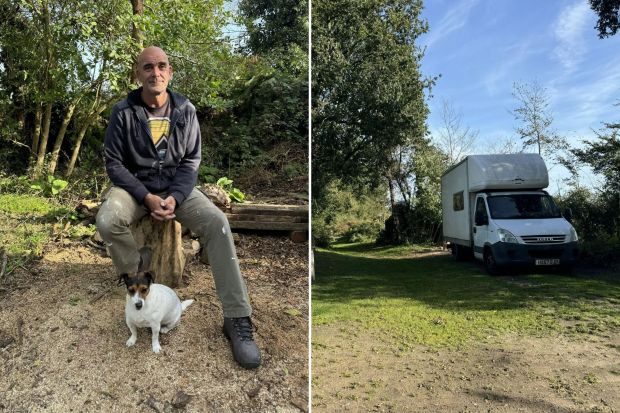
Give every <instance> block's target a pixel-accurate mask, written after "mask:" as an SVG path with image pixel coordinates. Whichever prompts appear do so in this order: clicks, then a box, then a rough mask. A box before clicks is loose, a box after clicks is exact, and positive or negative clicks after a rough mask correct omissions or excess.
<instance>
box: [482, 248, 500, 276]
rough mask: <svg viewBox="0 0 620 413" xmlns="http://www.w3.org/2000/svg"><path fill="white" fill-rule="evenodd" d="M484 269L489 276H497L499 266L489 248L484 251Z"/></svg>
mask: <svg viewBox="0 0 620 413" xmlns="http://www.w3.org/2000/svg"><path fill="white" fill-rule="evenodd" d="M484 268H485V269H486V270H487V272H488V273H489V275H499V266H498V265H497V262H496V261H495V257H494V256H493V251H491V249H490V248H486V249H485V250H484Z"/></svg>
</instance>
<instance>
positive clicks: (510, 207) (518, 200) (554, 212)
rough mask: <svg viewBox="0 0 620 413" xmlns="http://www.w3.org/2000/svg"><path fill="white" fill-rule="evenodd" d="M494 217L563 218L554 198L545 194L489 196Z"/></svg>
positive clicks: (488, 199) (490, 210)
mask: <svg viewBox="0 0 620 413" xmlns="http://www.w3.org/2000/svg"><path fill="white" fill-rule="evenodd" d="M487 202H488V204H489V212H490V213H491V216H492V217H493V218H494V219H532V218H534V219H536V218H561V217H562V214H561V213H560V210H559V208H558V207H557V206H556V205H555V202H553V198H551V197H550V196H549V195H545V194H513V195H494V196H489V197H488V198H487Z"/></svg>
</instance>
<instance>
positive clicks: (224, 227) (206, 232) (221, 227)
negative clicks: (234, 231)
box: [200, 208, 230, 239]
mask: <svg viewBox="0 0 620 413" xmlns="http://www.w3.org/2000/svg"><path fill="white" fill-rule="evenodd" d="M209 215H210V216H209V219H208V220H205V221H204V223H203V225H201V230H202V232H203V233H202V234H200V235H202V236H203V237H206V238H207V239H213V238H214V237H216V236H222V235H228V232H229V231H230V226H229V224H228V218H227V217H226V214H224V213H223V212H222V211H220V210H219V209H217V208H213V209H211V210H210V211H209Z"/></svg>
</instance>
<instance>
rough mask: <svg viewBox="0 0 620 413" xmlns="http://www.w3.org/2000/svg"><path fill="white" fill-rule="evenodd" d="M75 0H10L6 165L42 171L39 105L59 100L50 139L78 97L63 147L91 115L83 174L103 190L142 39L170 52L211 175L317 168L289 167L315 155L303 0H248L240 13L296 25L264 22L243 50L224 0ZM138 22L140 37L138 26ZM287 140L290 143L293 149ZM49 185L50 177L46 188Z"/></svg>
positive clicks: (1, 40) (3, 90) (2, 158)
mask: <svg viewBox="0 0 620 413" xmlns="http://www.w3.org/2000/svg"><path fill="white" fill-rule="evenodd" d="M65 3H66V2H62V1H60V0H51V1H47V2H15V1H13V0H0V10H3V11H4V12H5V13H4V14H3V19H5V18H6V19H5V20H3V24H2V25H0V45H2V46H1V47H0V67H2V69H3V70H0V168H1V170H3V171H7V172H9V173H11V174H12V173H15V172H16V171H17V173H18V174H23V173H26V172H27V171H28V170H30V171H32V168H30V169H29V168H28V164H29V159H28V158H29V157H35V158H36V155H37V154H36V153H31V152H30V151H29V147H30V148H31V147H32V144H33V141H32V138H33V133H34V130H35V122H34V118H35V116H34V114H35V110H36V109H37V108H45V106H46V105H47V104H48V103H51V104H53V110H52V119H51V128H50V135H49V142H48V143H47V147H50V148H51V146H52V145H53V144H54V143H55V141H54V138H55V136H56V134H57V132H58V130H59V127H60V123H61V121H62V118H63V116H64V115H65V112H66V109H67V107H68V106H69V104H70V103H72V102H75V101H76V100H77V99H79V105H78V106H77V108H76V112H75V114H74V117H73V120H72V123H71V124H69V128H68V130H67V139H65V140H64V143H63V145H62V147H61V151H62V152H64V154H61V155H60V157H59V159H60V160H64V159H69V158H70V156H68V155H70V153H69V151H72V150H73V148H74V147H75V145H76V143H77V138H78V136H81V135H79V132H80V129H81V128H82V126H84V125H90V126H89V128H88V129H87V132H86V135H85V138H84V140H83V143H82V145H81V147H80V151H79V156H78V157H77V167H78V169H77V170H76V175H77V176H78V177H79V178H77V179H76V180H75V181H79V182H82V181H83V179H84V178H85V179H86V180H88V181H89V186H90V189H88V191H90V192H91V193H93V194H95V193H98V192H99V191H98V188H97V185H98V183H99V182H98V180H99V178H98V177H97V176H95V175H94V174H92V172H93V171H95V170H103V168H102V163H101V145H102V138H103V132H104V131H105V127H106V124H105V122H103V119H105V118H107V117H108V116H109V111H110V107H111V105H112V104H113V103H115V102H116V101H118V100H120V99H121V98H123V97H124V96H125V94H126V93H127V91H128V90H129V89H130V88H135V87H136V85H131V84H130V79H131V76H130V72H131V67H132V64H133V61H134V59H135V56H136V55H137V53H138V52H139V49H140V47H141V44H143V45H144V46H148V45H157V46H160V47H162V48H163V49H164V50H165V51H166V52H167V53H168V55H169V57H170V61H171V64H172V65H173V67H174V73H175V75H174V81H173V82H172V83H171V88H172V89H173V90H176V91H178V92H180V93H183V94H185V95H186V96H188V97H189V98H190V100H191V101H192V103H193V104H194V105H195V106H196V108H197V112H198V116H199V121H200V123H201V125H202V127H203V137H204V144H203V148H204V149H203V161H204V164H206V165H209V168H207V169H205V168H203V169H202V170H201V174H200V176H201V179H202V180H205V181H211V182H213V181H214V180H215V178H216V177H218V176H222V175H227V176H233V177H235V178H236V179H238V180H237V182H240V181H239V178H240V177H241V176H243V175H244V174H245V176H246V177H247V179H246V180H247V181H248V182H250V181H251V178H252V177H256V176H266V177H267V178H266V179H265V180H264V181H262V182H261V184H271V182H272V180H273V181H274V182H283V185H289V186H290V184H291V183H292V182H301V180H302V179H304V178H305V179H306V180H307V169H304V168H301V167H287V165H288V164H289V163H291V164H294V165H300V164H306V163H307V153H308V148H307V136H308V130H307V129H308V128H307V125H308V123H307V118H308V112H307V95H308V84H307V68H308V59H307V43H306V42H305V40H304V39H305V37H306V36H307V30H306V28H307V24H306V22H307V4H306V3H305V2H299V3H298V4H296V5H295V6H294V7H288V5H291V4H292V3H291V2H290V1H289V2H288V3H287V2H284V3H282V5H286V6H287V7H280V6H279V5H273V4H268V2H267V3H264V4H249V3H248V7H249V8H247V9H244V10H243V11H242V12H244V11H245V12H247V13H248V14H247V16H243V18H242V19H241V20H242V21H243V22H245V23H247V24H248V27H249V26H251V25H254V24H255V23H256V24H259V23H260V21H261V19H267V20H269V19H275V20H270V21H272V23H270V24H272V25H273V27H276V26H277V25H281V24H282V22H283V21H289V20H290V26H289V27H287V28H286V29H285V31H286V35H283V36H280V35H279V34H278V33H275V32H274V33H272V35H270V36H268V37H261V36H262V35H261V36H258V37H256V35H257V33H258V32H256V31H254V32H253V35H252V36H253V40H252V50H250V49H245V50H243V51H241V50H235V41H236V40H235V39H230V38H228V37H227V36H226V31H227V28H228V27H229V26H228V25H229V23H230V22H231V18H232V17H233V16H231V14H230V13H229V12H227V11H226V9H225V7H224V1H223V0H207V1H204V0H188V1H184V2H169V1H164V0H153V1H149V2H146V3H145V7H144V13H143V14H142V15H133V14H132V7H131V2H128V1H126V0H111V1H108V2H95V3H92V2H88V1H85V0H77V1H73V2H69V3H66V4H65ZM274 12H276V14H277V16H275V15H274V14H273V13H274ZM291 16H292V17H291ZM289 17H291V19H289ZM287 24H288V23H287ZM132 26H135V28H136V29H137V31H138V32H140V33H141V35H142V38H143V39H142V41H136V40H135V39H133V38H132ZM282 29H283V30H284V28H282ZM282 33H284V31H283V32H282ZM274 36H276V37H277V38H278V39H279V40H277V41H276V40H274V39H275V38H274ZM247 53H253V55H247ZM100 116H101V117H100ZM72 146H73V148H72ZM283 147H288V148H289V151H288V152H287V157H286V159H285V160H284V161H283V159H282V156H281V154H282V152H279V148H283ZM44 152H45V151H44ZM64 155H67V156H64ZM30 161H32V160H30ZM289 161H290V162H289ZM63 162H64V161H63ZM60 166H61V167H62V165H60ZM80 169H81V170H80ZM46 185H47V183H45V182H44V183H42V184H40V186H41V188H42V190H45V189H46V187H45V186H46ZM72 185H73V182H72ZM80 186H81V187H83V186H84V185H82V184H80ZM57 189H58V188H56V190H57ZM84 191H86V189H84ZM49 192H50V193H51V192H53V190H52V189H50V190H49Z"/></svg>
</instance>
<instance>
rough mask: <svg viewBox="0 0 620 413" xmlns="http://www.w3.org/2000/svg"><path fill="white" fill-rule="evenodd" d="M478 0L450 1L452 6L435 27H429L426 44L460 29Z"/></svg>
mask: <svg viewBox="0 0 620 413" xmlns="http://www.w3.org/2000/svg"><path fill="white" fill-rule="evenodd" d="M478 1H479V0H463V1H461V2H459V3H458V4H456V5H454V3H450V6H453V8H452V9H450V11H448V13H446V14H445V16H443V18H442V19H441V21H440V22H439V23H438V24H437V27H431V28H430V30H429V34H428V36H427V37H426V45H427V46H431V45H432V44H434V43H436V42H438V41H439V40H441V39H442V38H444V37H446V36H448V35H449V34H450V33H452V32H454V31H456V30H458V29H460V28H461V27H463V26H464V25H465V23H466V22H467V18H468V16H469V13H470V11H471V9H473V8H474V6H475V5H476V4H478Z"/></svg>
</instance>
